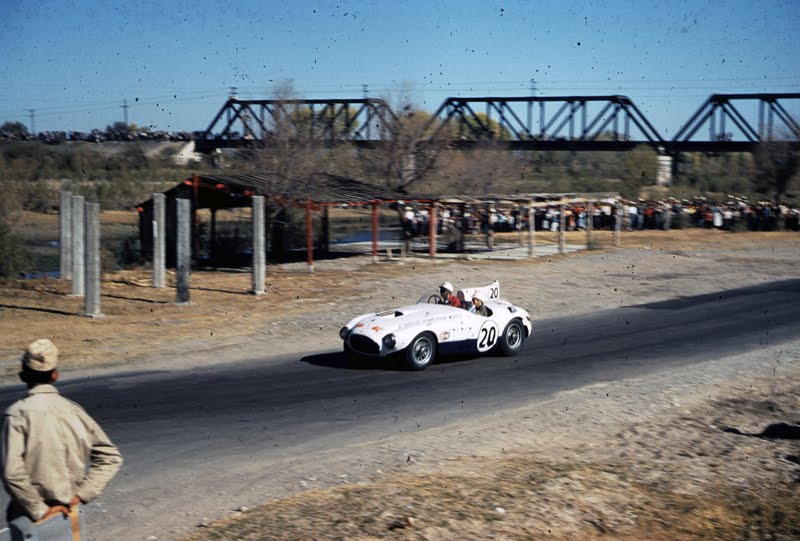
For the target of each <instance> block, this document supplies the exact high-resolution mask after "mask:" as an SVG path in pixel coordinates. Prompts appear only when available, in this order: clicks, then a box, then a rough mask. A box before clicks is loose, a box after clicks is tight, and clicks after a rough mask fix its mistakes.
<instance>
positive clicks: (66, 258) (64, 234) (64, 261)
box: [58, 192, 72, 280]
mask: <svg viewBox="0 0 800 541" xmlns="http://www.w3.org/2000/svg"><path fill="white" fill-rule="evenodd" d="M58 255H59V269H58V270H59V278H61V279H62V280H72V193H71V192H58Z"/></svg>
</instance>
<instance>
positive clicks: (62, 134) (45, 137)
mask: <svg viewBox="0 0 800 541" xmlns="http://www.w3.org/2000/svg"><path fill="white" fill-rule="evenodd" d="M202 135H203V132H187V131H176V132H170V131H162V130H158V131H149V130H143V131H120V130H108V129H106V130H100V129H93V130H91V131H88V132H82V131H70V132H66V131H43V132H39V133H37V134H35V135H34V134H31V133H28V132H19V131H9V130H2V129H0V141H39V142H42V143H50V144H57V143H62V142H65V141H88V142H91V143H102V142H104V141H173V142H180V141H193V140H196V139H199V138H201V137H202Z"/></svg>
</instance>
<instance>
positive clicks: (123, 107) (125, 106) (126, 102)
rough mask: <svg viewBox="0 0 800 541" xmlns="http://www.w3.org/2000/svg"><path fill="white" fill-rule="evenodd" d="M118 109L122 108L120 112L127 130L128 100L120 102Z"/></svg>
mask: <svg viewBox="0 0 800 541" xmlns="http://www.w3.org/2000/svg"><path fill="white" fill-rule="evenodd" d="M120 107H122V110H123V112H124V113H123V114H124V118H125V127H126V128H127V127H128V107H130V106H129V105H128V99H127V98H125V99H123V100H122V105H121V106H120Z"/></svg>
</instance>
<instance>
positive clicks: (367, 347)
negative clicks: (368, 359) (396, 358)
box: [350, 334, 381, 355]
mask: <svg viewBox="0 0 800 541" xmlns="http://www.w3.org/2000/svg"><path fill="white" fill-rule="evenodd" d="M350 347H351V348H353V349H354V350H355V351H359V352H361V353H366V354H368V355H377V354H378V353H380V351H381V347H380V346H379V345H378V344H376V343H375V342H373V341H372V340H370V339H369V338H367V337H366V336H361V335H360V334H354V335H353V336H351V337H350Z"/></svg>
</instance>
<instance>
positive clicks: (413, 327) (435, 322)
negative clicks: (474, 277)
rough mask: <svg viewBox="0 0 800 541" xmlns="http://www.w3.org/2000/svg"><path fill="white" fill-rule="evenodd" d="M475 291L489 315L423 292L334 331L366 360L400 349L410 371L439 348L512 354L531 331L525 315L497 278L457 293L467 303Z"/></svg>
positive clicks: (349, 351) (422, 366) (424, 364)
mask: <svg viewBox="0 0 800 541" xmlns="http://www.w3.org/2000/svg"><path fill="white" fill-rule="evenodd" d="M476 291H477V292H479V293H478V294H479V295H480V296H482V297H483V298H484V299H486V302H485V305H486V307H487V308H488V312H489V316H488V317H486V316H481V315H478V314H475V313H472V312H470V311H469V310H466V309H464V308H456V307H453V306H450V305H448V304H443V301H442V299H441V297H439V295H438V294H435V293H434V294H432V295H423V296H422V297H421V298H420V299H419V300H418V301H417V304H412V305H410V306H403V307H401V308H396V309H394V310H387V311H385V312H377V313H372V314H364V315H361V316H358V317H356V318H354V319H352V320H350V321H349V322H348V323H347V325H345V326H344V327H342V329H341V330H340V331H339V336H340V337H341V338H342V340H344V351H345V353H347V354H348V355H350V356H352V357H357V358H367V359H382V358H384V357H387V356H389V355H393V354H402V355H403V357H404V358H405V361H406V364H407V365H408V367H409V368H410V369H412V370H424V369H425V368H427V367H428V365H430V364H431V363H432V362H433V361H434V360H435V359H436V356H437V354H439V353H442V354H461V355H469V354H476V353H485V352H487V351H490V350H495V349H496V350H499V351H501V352H502V353H503V354H504V355H515V354H517V353H518V352H519V351H520V350H521V349H522V344H523V343H524V342H525V339H526V338H528V336H530V334H531V330H532V325H531V316H530V314H529V313H528V311H527V310H525V309H523V308H520V307H518V306H514V305H513V304H511V303H510V302H507V301H504V300H501V299H500V284H499V283H498V282H497V281H495V282H494V283H492V284H491V285H488V286H486V287H481V288H472V289H460V290H458V291H457V292H456V296H457V297H458V298H459V299H460V300H461V301H462V305H464V304H466V305H467V306H468V305H470V301H471V300H472V296H473V293H475V292H476ZM481 293H482V295H481ZM465 299H466V303H465V302H464V300H465Z"/></svg>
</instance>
